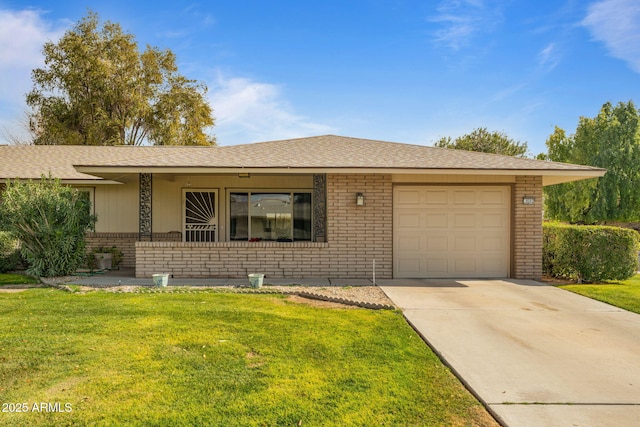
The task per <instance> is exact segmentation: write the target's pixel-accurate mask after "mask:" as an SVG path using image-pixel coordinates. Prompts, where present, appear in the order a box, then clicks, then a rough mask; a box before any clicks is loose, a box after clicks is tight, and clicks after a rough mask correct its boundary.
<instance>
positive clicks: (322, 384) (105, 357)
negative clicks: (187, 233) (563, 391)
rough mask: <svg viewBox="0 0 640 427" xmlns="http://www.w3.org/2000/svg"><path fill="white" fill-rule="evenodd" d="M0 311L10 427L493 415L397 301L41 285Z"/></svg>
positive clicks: (483, 420) (0, 393)
mask: <svg viewBox="0 0 640 427" xmlns="http://www.w3.org/2000/svg"><path fill="white" fill-rule="evenodd" d="M0 319H2V321H1V322H0V403H23V402H24V403H26V404H27V407H28V408H29V409H30V411H29V412H27V413H15V412H14V413H7V412H0V425H3V426H54V425H55V426H65V425H79V426H84V425H95V426H111V425H133V426H190V425H208V426H298V425H302V426H335V425H340V426H378V425H388V426H396V425H401V426H425V425H429V426H438V425H441V426H467V425H468V426H471V425H496V424H494V421H493V420H492V419H491V418H490V417H489V416H488V414H487V413H486V411H485V410H484V408H483V407H482V406H481V405H480V404H479V403H478V402H477V401H476V400H475V399H474V398H473V397H472V396H471V395H470V393H469V392H468V391H467V390H466V389H465V388H464V387H463V386H462V385H461V384H460V382H459V381H458V380H457V379H456V378H455V377H454V376H453V375H452V374H451V372H450V371H449V370H448V369H447V368H446V367H444V366H443V365H442V363H441V362H440V361H439V360H438V359H437V357H436V356H435V355H434V354H433V353H432V352H431V351H430V350H429V348H428V347H427V346H426V345H425V344H424V343H423V342H422V341H421V340H420V338H419V337H418V336H417V335H416V333H415V332H414V331H413V330H412V329H411V328H410V327H409V326H408V325H407V323H406V322H405V321H404V319H403V318H402V315H401V313H400V312H398V311H391V310H384V311H371V310H365V309H324V308H318V307H312V306H307V305H303V304H298V303H294V302H290V301H288V300H286V298H285V297H284V296H281V295H275V296H274V295H238V294H220V293H208V292H194V293H145V294H132V293H129V294H125V293H122V294H113V293H107V292H89V293H86V294H83V293H69V292H62V291H58V290H53V289H31V290H28V291H25V292H20V293H10V294H2V293H0ZM40 402H46V403H51V404H54V405H55V403H59V404H60V408H61V411H62V412H53V413H52V412H33V411H31V409H32V408H33V405H34V404H36V405H39V404H40ZM65 404H69V408H71V412H64V409H65Z"/></svg>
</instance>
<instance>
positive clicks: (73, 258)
mask: <svg viewBox="0 0 640 427" xmlns="http://www.w3.org/2000/svg"><path fill="white" fill-rule="evenodd" d="M85 194H86V193H80V192H79V191H78V190H75V189H73V188H71V187H68V186H64V185H62V183H61V182H60V180H57V179H52V178H45V177H43V178H42V179H41V180H40V181H31V180H29V181H26V182H21V181H17V180H12V181H9V182H8V183H7V186H6V189H5V191H4V192H3V194H2V203H0V226H1V227H2V229H3V230H6V231H9V232H10V233H11V234H12V235H13V236H15V237H16V238H17V239H18V240H19V241H20V251H21V254H22V256H23V258H24V260H25V262H26V263H27V273H28V274H30V275H33V276H38V277H53V276H65V275H68V274H71V273H73V272H75V270H76V269H77V268H78V267H79V266H80V265H81V264H82V263H83V262H84V260H85V247H86V244H85V233H86V232H87V231H88V230H90V229H91V228H92V227H93V225H94V224H95V216H93V215H91V206H90V201H89V200H88V198H87V197H86V196H85Z"/></svg>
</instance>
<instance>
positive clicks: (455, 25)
mask: <svg viewBox="0 0 640 427" xmlns="http://www.w3.org/2000/svg"><path fill="white" fill-rule="evenodd" d="M436 10H437V14H436V15H435V16H432V17H430V18H429V21H430V22H433V23H436V24H440V27H439V29H438V30H436V31H435V34H434V35H435V37H434V41H435V42H436V43H437V44H441V45H445V46H447V47H449V48H451V49H452V50H454V51H456V50H459V49H461V48H463V47H465V46H466V45H468V44H469V43H470V42H471V39H473V38H474V37H475V36H476V35H477V34H478V33H481V32H487V31H491V29H493V28H494V27H495V26H496V25H497V24H499V23H500V22H502V16H501V15H502V14H501V12H500V10H499V8H497V7H489V6H487V5H486V4H485V2H484V1H483V0H444V1H442V2H441V3H440V4H439V5H438V7H437V8H436Z"/></svg>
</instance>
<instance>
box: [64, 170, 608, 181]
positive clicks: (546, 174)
mask: <svg viewBox="0 0 640 427" xmlns="http://www.w3.org/2000/svg"><path fill="white" fill-rule="evenodd" d="M75 168H76V170H77V171H78V172H82V173H86V174H90V175H93V176H98V177H100V176H104V175H109V174H114V173H120V174H127V173H136V174H137V173H164V174H172V173H174V174H212V173H213V174H233V173H254V174H265V173H268V174H282V175H289V174H317V173H357V174H418V175H436V174H437V175H461V174H462V175H511V176H529V175H533V176H542V177H543V185H545V186H546V185H553V184H560V183H563V182H570V181H577V180H582V179H589V178H598V177H601V176H603V175H604V174H605V173H606V170H605V169H598V168H590V169H489V168H487V169H481V168H370V167H369V168H367V167H241V166H234V167H228V166H227V167H202V166H189V167H177V166H76V167H75Z"/></svg>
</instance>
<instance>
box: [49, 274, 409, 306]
mask: <svg viewBox="0 0 640 427" xmlns="http://www.w3.org/2000/svg"><path fill="white" fill-rule="evenodd" d="M67 283H68V281H67ZM47 285H48V286H50V287H52V288H56V289H59V290H62V291H66V292H78V291H80V292H82V291H90V290H101V291H105V292H113V293H198V292H216V293H240V294H283V295H297V296H299V297H302V298H307V299H312V300H318V301H325V302H333V303H338V304H343V305H349V306H356V307H361V308H367V309H371V310H395V309H396V308H397V307H396V306H395V305H394V304H393V302H392V301H391V300H390V299H389V298H388V297H387V295H386V294H385V293H384V292H383V291H382V289H380V288H379V287H378V286H353V287H352V286H343V287H337V286H329V287H315V286H269V285H267V286H263V287H261V288H257V289H256V288H249V287H244V286H242V287H240V286H208V287H203V286H168V287H166V288H157V287H153V286H127V285H120V286H110V287H103V286H79V287H78V286H74V285H73V284H72V285H67V284H65V281H64V280H55V281H53V280H52V281H49V283H47ZM78 288H79V289H78Z"/></svg>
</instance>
